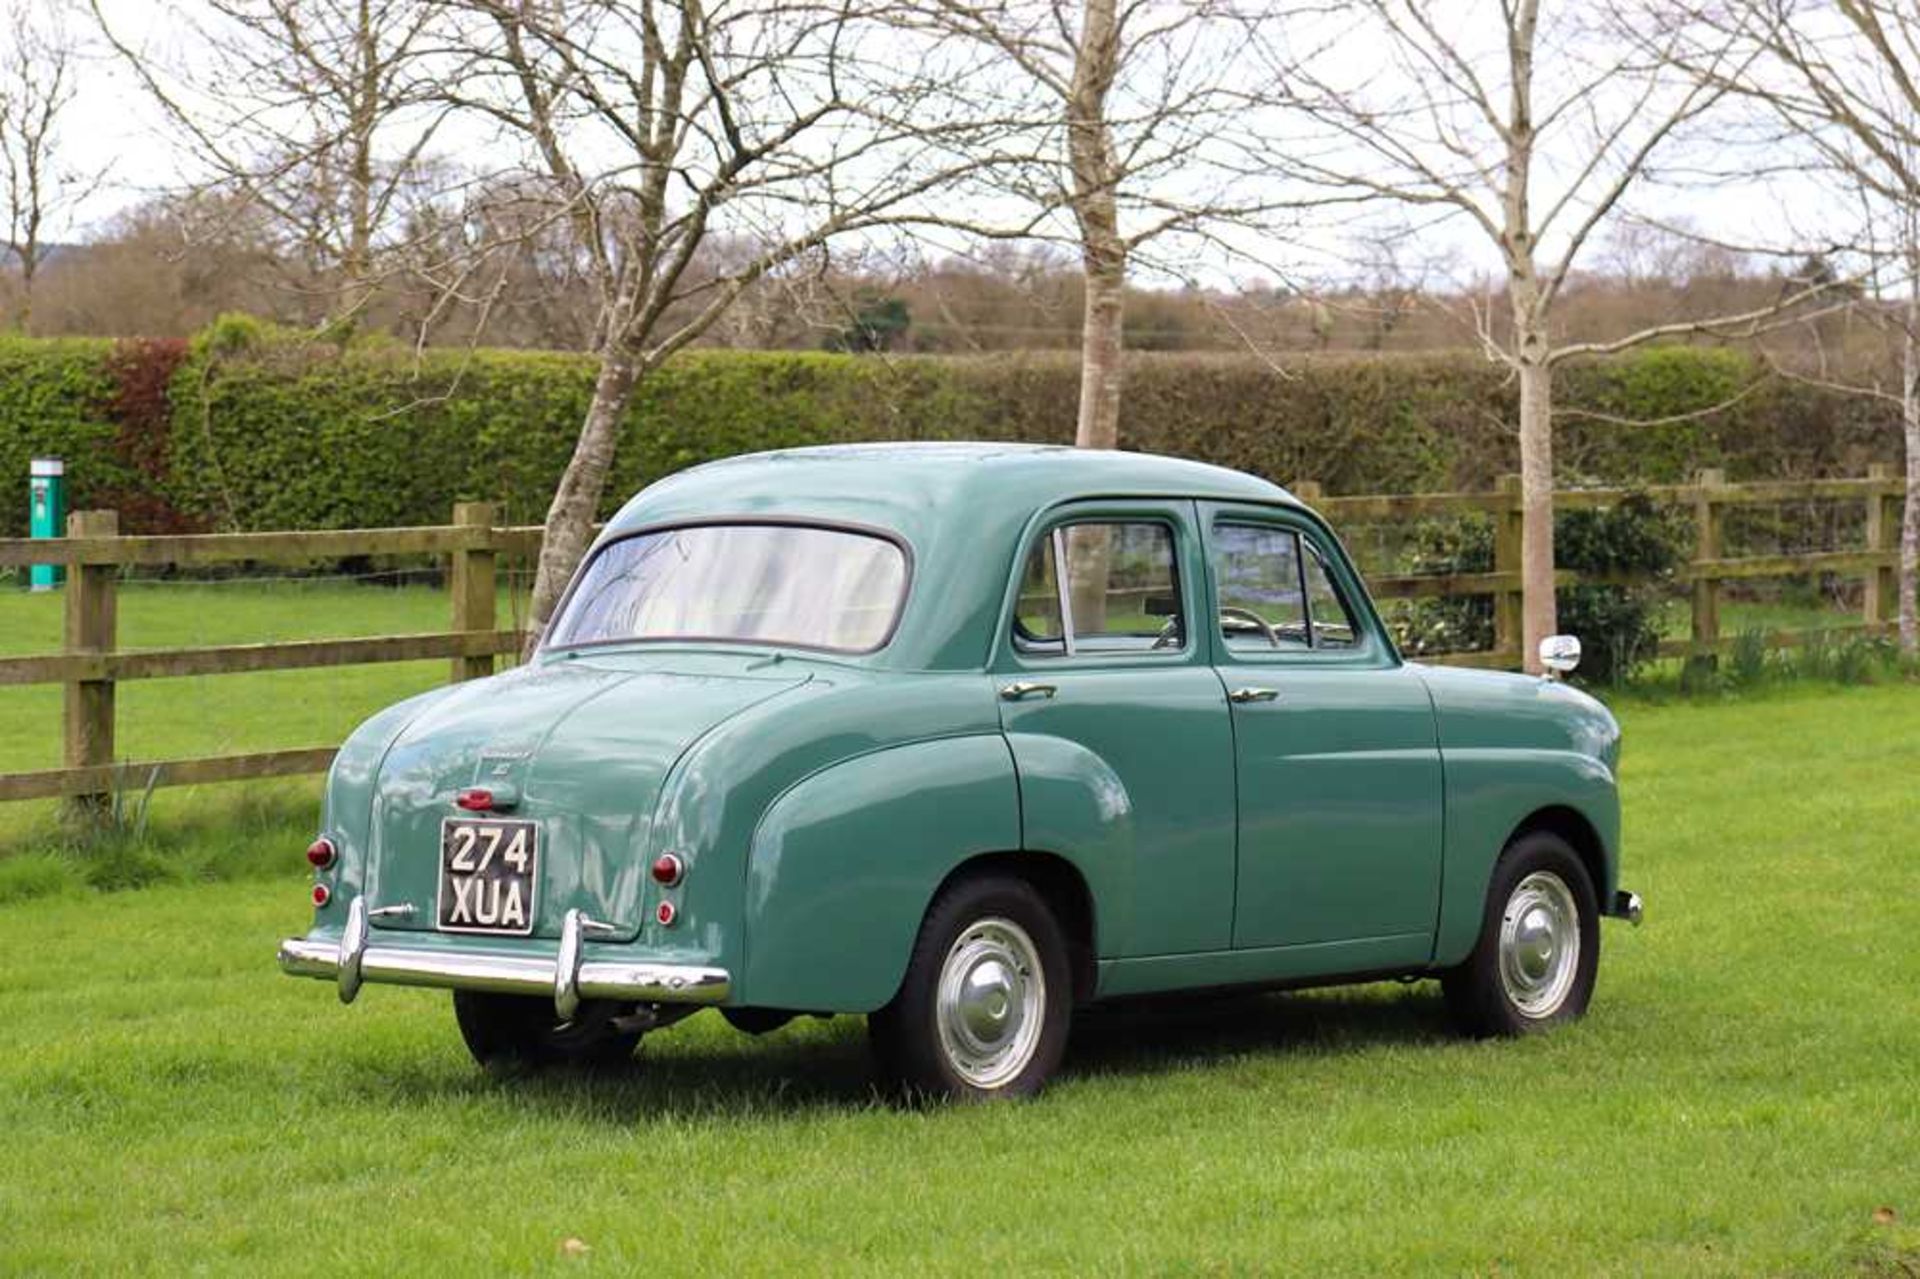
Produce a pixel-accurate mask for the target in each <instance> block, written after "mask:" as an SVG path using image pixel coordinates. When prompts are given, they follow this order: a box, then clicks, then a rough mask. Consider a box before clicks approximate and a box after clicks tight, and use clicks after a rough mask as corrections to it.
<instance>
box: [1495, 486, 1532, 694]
mask: <svg viewBox="0 0 1920 1279" xmlns="http://www.w3.org/2000/svg"><path fill="white" fill-rule="evenodd" d="M1500 493H1501V494H1502V495H1503V496H1505V497H1506V499H1507V501H1506V503H1505V504H1504V505H1503V506H1501V508H1500V510H1499V513H1498V514H1496V515H1495V516H1494V517H1493V571H1494V572H1496V573H1512V574H1514V575H1515V576H1516V577H1517V576H1518V575H1519V572H1520V529H1521V517H1520V477H1519V476H1518V475H1503V476H1501V477H1500ZM1520 607H1521V593H1520V586H1519V583H1518V582H1516V583H1515V584H1514V585H1513V586H1510V587H1503V588H1502V589H1501V590H1499V591H1498V592H1496V593H1495V594H1494V597H1493V648H1494V651H1495V652H1497V653H1507V654H1511V655H1513V656H1514V657H1515V658H1516V659H1517V661H1518V663H1519V664H1520V665H1521V666H1524V665H1526V661H1527V655H1526V654H1525V653H1523V652H1521V649H1522V648H1524V647H1525V641H1524V640H1523V638H1522V636H1523V634H1524V627H1523V626H1522V625H1521V621H1520Z"/></svg>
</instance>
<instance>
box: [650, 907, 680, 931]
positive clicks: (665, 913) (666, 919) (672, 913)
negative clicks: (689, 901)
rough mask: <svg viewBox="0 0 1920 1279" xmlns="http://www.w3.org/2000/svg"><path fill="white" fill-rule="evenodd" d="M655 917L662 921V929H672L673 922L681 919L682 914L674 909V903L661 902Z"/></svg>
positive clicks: (654, 913)
mask: <svg viewBox="0 0 1920 1279" xmlns="http://www.w3.org/2000/svg"><path fill="white" fill-rule="evenodd" d="M653 917H654V918H655V919H657V920H659V921H660V926H661V927H662V928H671V927H673V921H674V920H676V919H678V918H680V912H679V911H677V910H675V909H674V908H673V903H672V902H661V903H660V905H659V906H658V907H657V908H656V909H655V910H654V912H653Z"/></svg>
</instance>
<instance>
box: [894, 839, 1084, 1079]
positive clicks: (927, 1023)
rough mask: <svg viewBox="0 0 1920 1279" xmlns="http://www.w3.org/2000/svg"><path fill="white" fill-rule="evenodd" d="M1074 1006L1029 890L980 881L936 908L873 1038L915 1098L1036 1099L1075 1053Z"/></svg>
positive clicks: (943, 897)
mask: <svg viewBox="0 0 1920 1279" xmlns="http://www.w3.org/2000/svg"><path fill="white" fill-rule="evenodd" d="M1072 1003H1073V988H1072V977H1071V974H1070V973H1069V971H1068V966H1067V945H1066V938H1065V936H1064V935H1063V934H1062V932H1061V929H1060V925H1059V922H1058V921H1057V920H1055V918H1054V916H1053V912H1052V911H1051V910H1049V909H1048V907H1047V903H1046V901H1045V900H1044V899H1043V898H1042V897H1041V896H1040V894H1039V893H1038V892H1036V891H1035V890H1034V888H1033V886H1032V885H1031V884H1028V883H1027V882H1026V881H1024V880H1020V879H1015V878H1012V877H1011V876H1002V875H990V876H981V877H979V878H976V879H967V880H962V881H961V882H959V883H957V884H955V885H953V886H951V887H949V888H948V889H946V890H945V891H944V892H942V893H941V894H940V896H939V897H938V898H937V899H935V901H934V903H933V906H932V907H931V908H930V909H929V910H928V911H927V917H926V919H925V920H924V921H923V922H922V923H921V925H920V935H919V937H918V938H917V939H916V940H915V942H914V947H913V955H912V957H911V958H910V959H909V960H908V963H907V973H906V977H905V978H904V979H903V980H902V981H901V983H900V991H899V993H898V994H897V995H895V996H894V998H893V1001H892V1002H891V1003H889V1004H888V1005H887V1006H886V1007H885V1008H882V1009H880V1010H879V1011H878V1012H876V1013H874V1014H873V1015H872V1016H870V1017H869V1018H868V1019H867V1026H868V1031H869V1033H870V1035H871V1036H872V1039H873V1047H874V1056H875V1059H876V1061H877V1062H878V1064H879V1067H880V1071H881V1074H882V1075H883V1077H884V1078H885V1079H886V1081H887V1082H889V1083H891V1084H893V1085H894V1086H895V1087H896V1088H898V1089H900V1090H901V1091H904V1092H905V1093H907V1094H908V1095H912V1096H925V1097H941V1098H953V1099H956V1100H969V1101H984V1100H992V1099H997V1098H1002V1097H1027V1096H1031V1095H1032V1094H1034V1093H1036V1092H1038V1091H1039V1090H1040V1088H1041V1086H1042V1085H1043V1084H1045V1083H1046V1080H1047V1077H1048V1076H1049V1075H1051V1074H1052V1073H1053V1071H1054V1069H1055V1067H1057V1066H1058V1065H1059V1064H1060V1059H1061V1057H1062V1056H1063V1055H1064V1054H1065V1052H1066V1047H1067V1025H1068V1019H1069V1017H1070V1015H1071V1013H1072V1011H1073V1010H1072Z"/></svg>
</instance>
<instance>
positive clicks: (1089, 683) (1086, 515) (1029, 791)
mask: <svg viewBox="0 0 1920 1279" xmlns="http://www.w3.org/2000/svg"><path fill="white" fill-rule="evenodd" d="M1194 514H1195V512H1194V507H1193V504H1192V503H1191V502H1176V501H1129V502H1115V503H1100V504H1083V505H1074V506H1069V507H1065V508H1060V509H1057V510H1055V511H1053V512H1051V513H1049V514H1047V515H1046V516H1044V517H1043V518H1041V519H1040V520H1038V521H1036V522H1035V524H1034V525H1033V526H1032V527H1031V528H1030V529H1029V530H1028V533H1027V535H1026V537H1025V539H1024V541H1023V545H1022V548H1021V552H1020V560H1019V563H1020V565H1021V568H1020V569H1019V570H1017V571H1018V573H1019V581H1018V583H1017V584H1016V585H1015V586H1014V587H1013V588H1012V589H1011V590H1010V591H1009V604H1008V607H1007V609H1006V614H1007V616H1006V619H1005V621H1004V622H1003V625H1002V627H1001V633H1000V637H999V640H998V652H997V655H996V658H995V663H994V671H993V675H994V679H995V682H996V686H997V688H998V690H999V694H1000V713H1001V722H1002V726H1003V727H1004V729H1005V731H1006V734H1007V741H1008V744H1009V746H1010V747H1011V749H1012V751H1013V755H1014V763H1015V766H1016V768H1017V770H1018V772H1019V776H1020V800H1021V819H1022V821H1021V825H1022V835H1023V838H1024V840H1025V843H1026V846H1027V847H1028V848H1030V849H1035V850H1041V851H1052V852H1056V853H1061V854H1062V855H1071V856H1073V857H1074V858H1075V859H1076V860H1078V861H1079V862H1080V863H1081V864H1082V865H1083V867H1088V868H1091V869H1089V870H1087V872H1086V873H1087V875H1088V878H1089V880H1090V881H1095V882H1094V889H1095V895H1096V903H1095V905H1096V910H1097V914H1098V923H1099V935H1098V943H1097V944H1098V949H1099V952H1100V955H1101V957H1102V958H1117V957H1137V956H1145V955H1172V954H1183V953H1189V952H1194V951H1223V950H1226V949H1228V948H1229V946H1230V944H1231V939H1232V923H1233V893H1234V873H1233V855H1234V854H1233V846H1234V809H1233V740H1232V731H1231V728H1230V726H1229V723H1228V715H1227V704H1226V698H1225V695H1224V694H1223V692H1222V691H1221V687H1220V681H1219V678H1218V676H1217V675H1216V674H1215V673H1214V671H1213V668H1212V665H1211V662H1210V659H1209V654H1208V652H1207V647H1206V644H1205V640H1204V635H1200V636H1196V634H1195V632H1194V629H1193V626H1192V624H1191V619H1193V618H1195V617H1198V616H1201V615H1202V609H1203V608H1204V603H1203V601H1204V600H1205V590H1206V588H1205V585H1204V577H1205V570H1204V568H1203V565H1202V560H1201V557H1200V539H1199V532H1198V529H1197V528H1196V527H1195V524H1194Z"/></svg>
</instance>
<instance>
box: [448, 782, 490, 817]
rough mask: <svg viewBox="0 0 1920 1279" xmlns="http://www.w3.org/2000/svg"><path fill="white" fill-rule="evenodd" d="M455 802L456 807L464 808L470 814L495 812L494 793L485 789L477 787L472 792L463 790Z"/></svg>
mask: <svg viewBox="0 0 1920 1279" xmlns="http://www.w3.org/2000/svg"><path fill="white" fill-rule="evenodd" d="M453 802H454V805H455V806H456V807H459V808H464V809H466V810H467V811H468V812H469V813H486V812H491V811H492V810H493V792H492V791H490V790H487V789H485V788H484V787H480V786H476V787H474V788H473V789H472V790H463V791H461V792H460V793H459V794H458V795H455V796H454V797H453Z"/></svg>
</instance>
